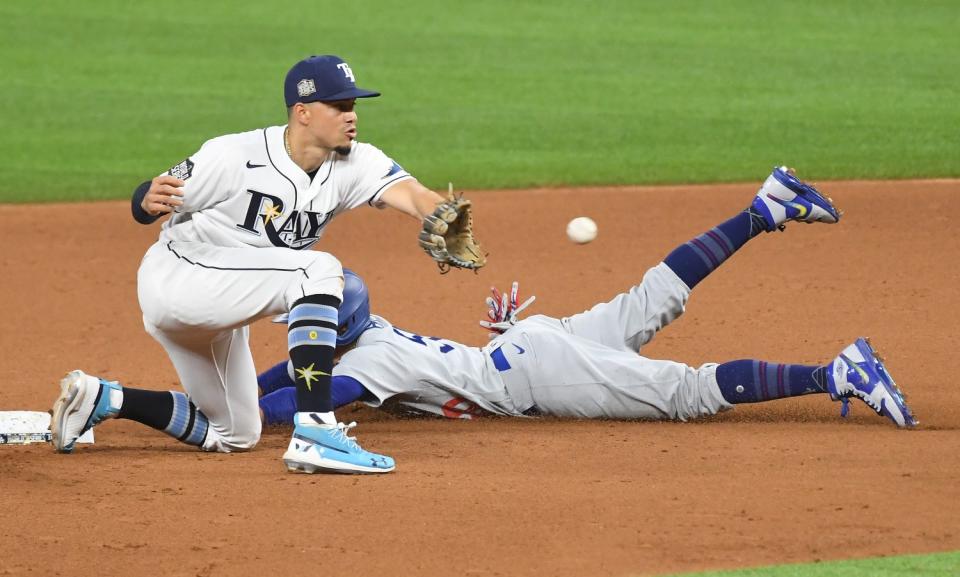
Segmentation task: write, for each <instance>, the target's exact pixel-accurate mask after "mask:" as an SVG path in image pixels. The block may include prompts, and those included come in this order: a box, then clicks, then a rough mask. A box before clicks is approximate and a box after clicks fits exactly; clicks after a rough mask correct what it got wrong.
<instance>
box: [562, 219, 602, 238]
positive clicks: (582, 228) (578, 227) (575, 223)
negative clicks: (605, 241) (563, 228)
mask: <svg viewBox="0 0 960 577" xmlns="http://www.w3.org/2000/svg"><path fill="white" fill-rule="evenodd" d="M567 237H568V238H569V239H570V240H571V241H573V242H575V243H577V244H587V243H588V242H590V241H591V240H593V239H595V238H597V223H595V222H593V219H592V218H589V217H586V216H578V217H577V218H575V219H573V220H571V221H570V222H569V223H567Z"/></svg>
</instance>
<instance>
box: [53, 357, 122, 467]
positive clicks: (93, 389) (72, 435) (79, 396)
mask: <svg viewBox="0 0 960 577" xmlns="http://www.w3.org/2000/svg"><path fill="white" fill-rule="evenodd" d="M122 404H123V388H122V387H121V386H120V384H119V383H114V382H111V381H104V380H102V379H98V378H97V377H91V376H90V375H87V374H86V373H84V372H83V371H79V370H76V371H70V372H69V373H67V376H65V377H63V379H62V380H61V381H60V396H59V397H57V400H56V401H55V402H54V403H53V418H52V419H51V421H50V432H51V433H52V435H51V437H52V439H53V448H54V449H56V451H57V452H58V453H71V452H73V446H74V443H76V441H77V438H78V437H80V435H82V434H84V433H86V432H87V431H88V430H90V429H92V428H93V427H94V426H96V425H97V424H98V423H100V422H101V421H103V420H104V419H109V418H112V417H116V416H117V414H118V413H119V412H120V405H122Z"/></svg>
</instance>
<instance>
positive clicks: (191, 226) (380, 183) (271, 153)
mask: <svg viewBox="0 0 960 577" xmlns="http://www.w3.org/2000/svg"><path fill="white" fill-rule="evenodd" d="M284 128H285V127H283V126H272V127H269V128H264V129H260V130H253V131H250V132H243V133H240V134H229V135H226V136H221V137H218V138H214V139H212V140H208V141H207V142H206V143H204V145H203V146H202V147H201V148H200V150H199V151H198V152H197V153H196V154H194V155H192V156H191V157H189V158H187V159H186V160H184V161H183V162H181V163H180V164H177V165H176V166H174V167H173V168H171V169H170V170H169V171H167V172H166V173H165V174H169V175H171V176H174V177H177V178H180V179H182V180H184V181H185V184H184V187H183V205H182V206H179V207H177V208H176V210H175V214H173V215H172V216H171V218H170V219H169V220H168V221H167V222H166V223H164V225H163V230H162V231H161V234H160V240H161V241H167V240H173V241H186V242H196V241H200V242H205V243H208V244H212V245H215V246H222V247H250V246H252V247H285V248H291V249H294V250H302V249H307V248H310V247H311V246H313V244H314V243H316V242H317V240H319V239H320V236H321V235H322V234H323V229H324V227H325V226H326V224H327V223H328V222H329V221H330V219H331V218H333V217H334V216H336V215H337V214H339V213H341V212H344V211H346V210H350V209H352V208H355V207H357V206H361V205H363V204H364V203H367V204H370V205H371V206H379V205H380V203H379V200H380V196H381V195H382V194H383V192H384V191H385V190H386V189H387V188H389V187H390V186H391V185H393V184H394V183H397V182H399V181H401V180H404V179H407V178H412V176H411V175H410V174H409V173H407V172H406V171H405V170H403V168H401V167H400V165H398V164H397V163H395V162H394V161H393V160H391V159H390V158H389V157H388V156H387V155H385V154H384V153H383V152H381V151H380V150H379V149H378V148H377V147H375V146H373V145H370V144H365V143H359V142H354V143H353V145H352V148H351V151H350V154H348V155H342V154H338V153H336V152H331V153H330V156H328V157H327V159H326V160H325V161H324V163H323V164H322V165H321V166H320V168H319V169H318V170H317V172H316V174H315V175H314V177H313V178H312V179H311V177H310V175H308V174H307V173H305V172H304V171H303V170H302V169H301V168H300V167H299V166H297V165H296V164H295V163H294V162H293V160H292V159H291V158H290V156H289V155H288V154H287V152H286V147H285V145H284V138H283V133H284Z"/></svg>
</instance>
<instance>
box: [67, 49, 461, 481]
mask: <svg viewBox="0 0 960 577" xmlns="http://www.w3.org/2000/svg"><path fill="white" fill-rule="evenodd" d="M378 95H379V93H377V92H373V91H370V90H364V89H361V88H357V86H356V84H355V77H354V73H353V71H352V69H351V68H350V66H349V65H348V64H347V63H346V62H344V61H343V60H342V59H341V58H339V57H337V56H313V57H310V58H307V59H304V60H302V61H300V62H298V63H297V64H295V65H294V66H293V67H292V68H291V69H290V71H289V72H288V74H287V76H286V80H285V83H284V97H285V101H286V104H287V107H288V123H287V124H286V125H285V126H272V127H268V128H264V129H260V130H254V131H250V132H244V133H240V134H230V135H227V136H221V137H218V138H214V139H212V140H209V141H207V142H206V143H204V145H203V146H202V147H201V148H200V150H199V151H197V152H196V153H195V154H193V155H191V156H190V157H188V158H187V159H185V160H184V161H183V162H181V163H179V164H177V165H176V166H174V167H173V168H171V169H170V170H169V171H167V172H165V173H164V174H162V175H161V176H158V177H157V178H154V179H153V180H152V181H149V182H145V183H143V184H142V185H141V186H140V187H139V188H138V189H137V191H136V192H135V193H134V197H133V212H134V216H135V218H136V219H137V220H138V221H140V222H142V223H150V222H153V221H155V220H156V219H157V218H159V217H160V216H162V215H163V214H166V213H172V215H171V217H170V219H169V220H167V221H166V222H165V223H164V224H163V227H162V229H161V232H160V237H159V240H158V241H157V242H156V243H155V244H154V245H153V246H151V247H150V249H149V250H148V251H147V253H146V255H145V256H144V258H143V261H142V263H141V265H140V270H139V274H138V295H139V300H140V306H141V308H142V310H143V322H144V326H145V328H146V330H147V332H148V333H150V334H151V335H152V336H153V337H154V338H155V339H156V340H157V341H158V342H159V343H160V344H161V345H162V346H163V348H164V349H165V350H166V352H167V354H168V355H169V357H170V360H171V361H172V362H173V365H174V367H175V368H176V371H177V374H178V376H179V378H180V382H181V384H182V386H183V388H184V390H185V391H186V394H183V393H179V392H175V391H171V392H155V391H144V390H138V389H133V388H130V387H123V386H121V385H119V384H118V383H113V382H107V381H103V380H101V379H98V378H96V377H92V376H88V375H85V374H84V373H82V372H81V371H73V372H71V373H69V374H68V375H67V377H65V378H64V380H63V381H62V383H61V395H60V397H59V398H58V399H57V401H56V403H55V405H54V416H53V424H52V432H53V437H54V443H55V446H56V448H57V450H59V451H61V452H70V451H72V449H73V445H74V442H75V440H76V438H77V437H78V436H79V435H81V434H82V433H83V432H84V431H85V430H87V429H89V428H91V427H92V426H94V425H96V424H97V423H99V422H100V421H102V420H103V419H106V418H111V417H121V418H129V419H133V420H137V421H139V422H142V423H145V424H147V425H150V426H153V427H154V428H157V429H160V430H162V431H165V432H166V433H168V434H170V435H172V436H174V437H176V438H178V439H179V440H181V441H183V442H186V443H189V444H193V445H197V446H199V447H202V448H203V449H204V450H206V451H221V452H229V451H243V450H247V449H250V448H252V447H253V446H254V445H255V444H256V443H257V441H258V439H259V437H260V428H261V423H260V418H259V410H258V404H257V403H258V395H257V386H256V379H257V374H256V370H255V368H254V364H253V359H252V357H251V353H250V348H249V325H250V323H252V322H254V321H256V320H257V319H260V318H262V317H265V316H271V315H278V314H288V323H289V325H288V326H289V328H288V349H289V354H290V363H291V366H292V367H293V372H294V376H295V383H296V395H297V404H298V406H299V407H300V410H299V411H298V412H297V413H296V415H294V416H293V418H294V422H295V429H294V432H293V438H292V439H291V442H290V445H289V448H288V450H287V452H286V453H285V454H284V456H283V459H284V462H285V464H286V466H287V468H288V469H289V470H291V471H304V472H315V471H337V472H365V473H380V472H388V471H392V470H393V469H394V461H393V459H391V458H390V457H387V456H384V455H378V454H375V453H371V452H368V451H365V450H363V449H362V448H361V447H360V446H359V445H358V444H357V442H356V439H355V438H354V437H351V436H348V435H347V430H348V429H349V426H346V425H344V424H343V423H338V422H337V420H336V418H335V417H334V414H333V408H334V407H333V405H332V403H331V397H330V375H331V372H332V366H333V355H334V349H335V347H336V345H337V337H338V335H337V327H338V324H339V318H338V309H339V307H340V304H341V300H342V290H343V272H342V269H341V266H340V262H339V261H338V260H337V259H336V258H335V257H333V256H332V255H330V254H326V253H323V252H318V251H311V250H307V249H309V248H310V247H311V246H313V245H314V243H316V242H317V240H319V238H320V236H321V235H322V234H323V230H324V227H325V226H326V225H327V223H328V222H330V220H331V219H332V218H333V217H335V216H336V215H338V214H340V213H342V212H344V211H347V210H350V209H353V208H356V207H359V206H363V205H371V206H377V207H383V206H390V207H393V208H395V209H398V210H400V211H402V212H404V213H407V214H410V215H411V216H413V217H416V218H418V219H423V218H424V217H426V216H427V215H430V214H431V213H433V211H434V210H435V209H436V208H437V206H438V204H440V203H441V202H442V201H443V199H442V198H441V197H440V196H439V195H437V194H436V193H434V192H432V191H430V190H428V189H426V188H425V187H423V186H422V185H420V184H419V183H418V182H417V181H416V180H415V179H414V178H413V177H412V176H411V175H410V174H409V173H407V172H406V171H405V170H404V169H403V168H401V167H400V165H399V164H397V163H396V162H394V161H393V160H392V159H391V158H389V157H388V156H387V155H385V154H384V153H383V152H382V151H380V150H379V149H377V148H376V147H375V146H372V145H370V144H364V143H360V142H357V141H356V140H355V139H356V136H357V115H356V112H355V110H354V106H355V103H356V99H358V98H369V97H374V96H378Z"/></svg>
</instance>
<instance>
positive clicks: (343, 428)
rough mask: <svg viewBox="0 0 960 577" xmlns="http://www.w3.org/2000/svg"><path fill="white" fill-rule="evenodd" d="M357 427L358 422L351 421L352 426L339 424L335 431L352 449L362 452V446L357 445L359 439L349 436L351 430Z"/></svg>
mask: <svg viewBox="0 0 960 577" xmlns="http://www.w3.org/2000/svg"><path fill="white" fill-rule="evenodd" d="M356 426H357V422H356V421H351V422H350V424H347V425H345V424H343V423H337V427H336V429H335V430H336V434H337V436H339V437H340V438H341V439H343V442H344V443H346V444H347V445H348V446H349V447H350V448H351V449H357V450H360V445H359V444H358V443H357V438H356V437H351V436H350V435H348V434H347V433H348V432H349V431H350V429H352V428H354V427H356Z"/></svg>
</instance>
